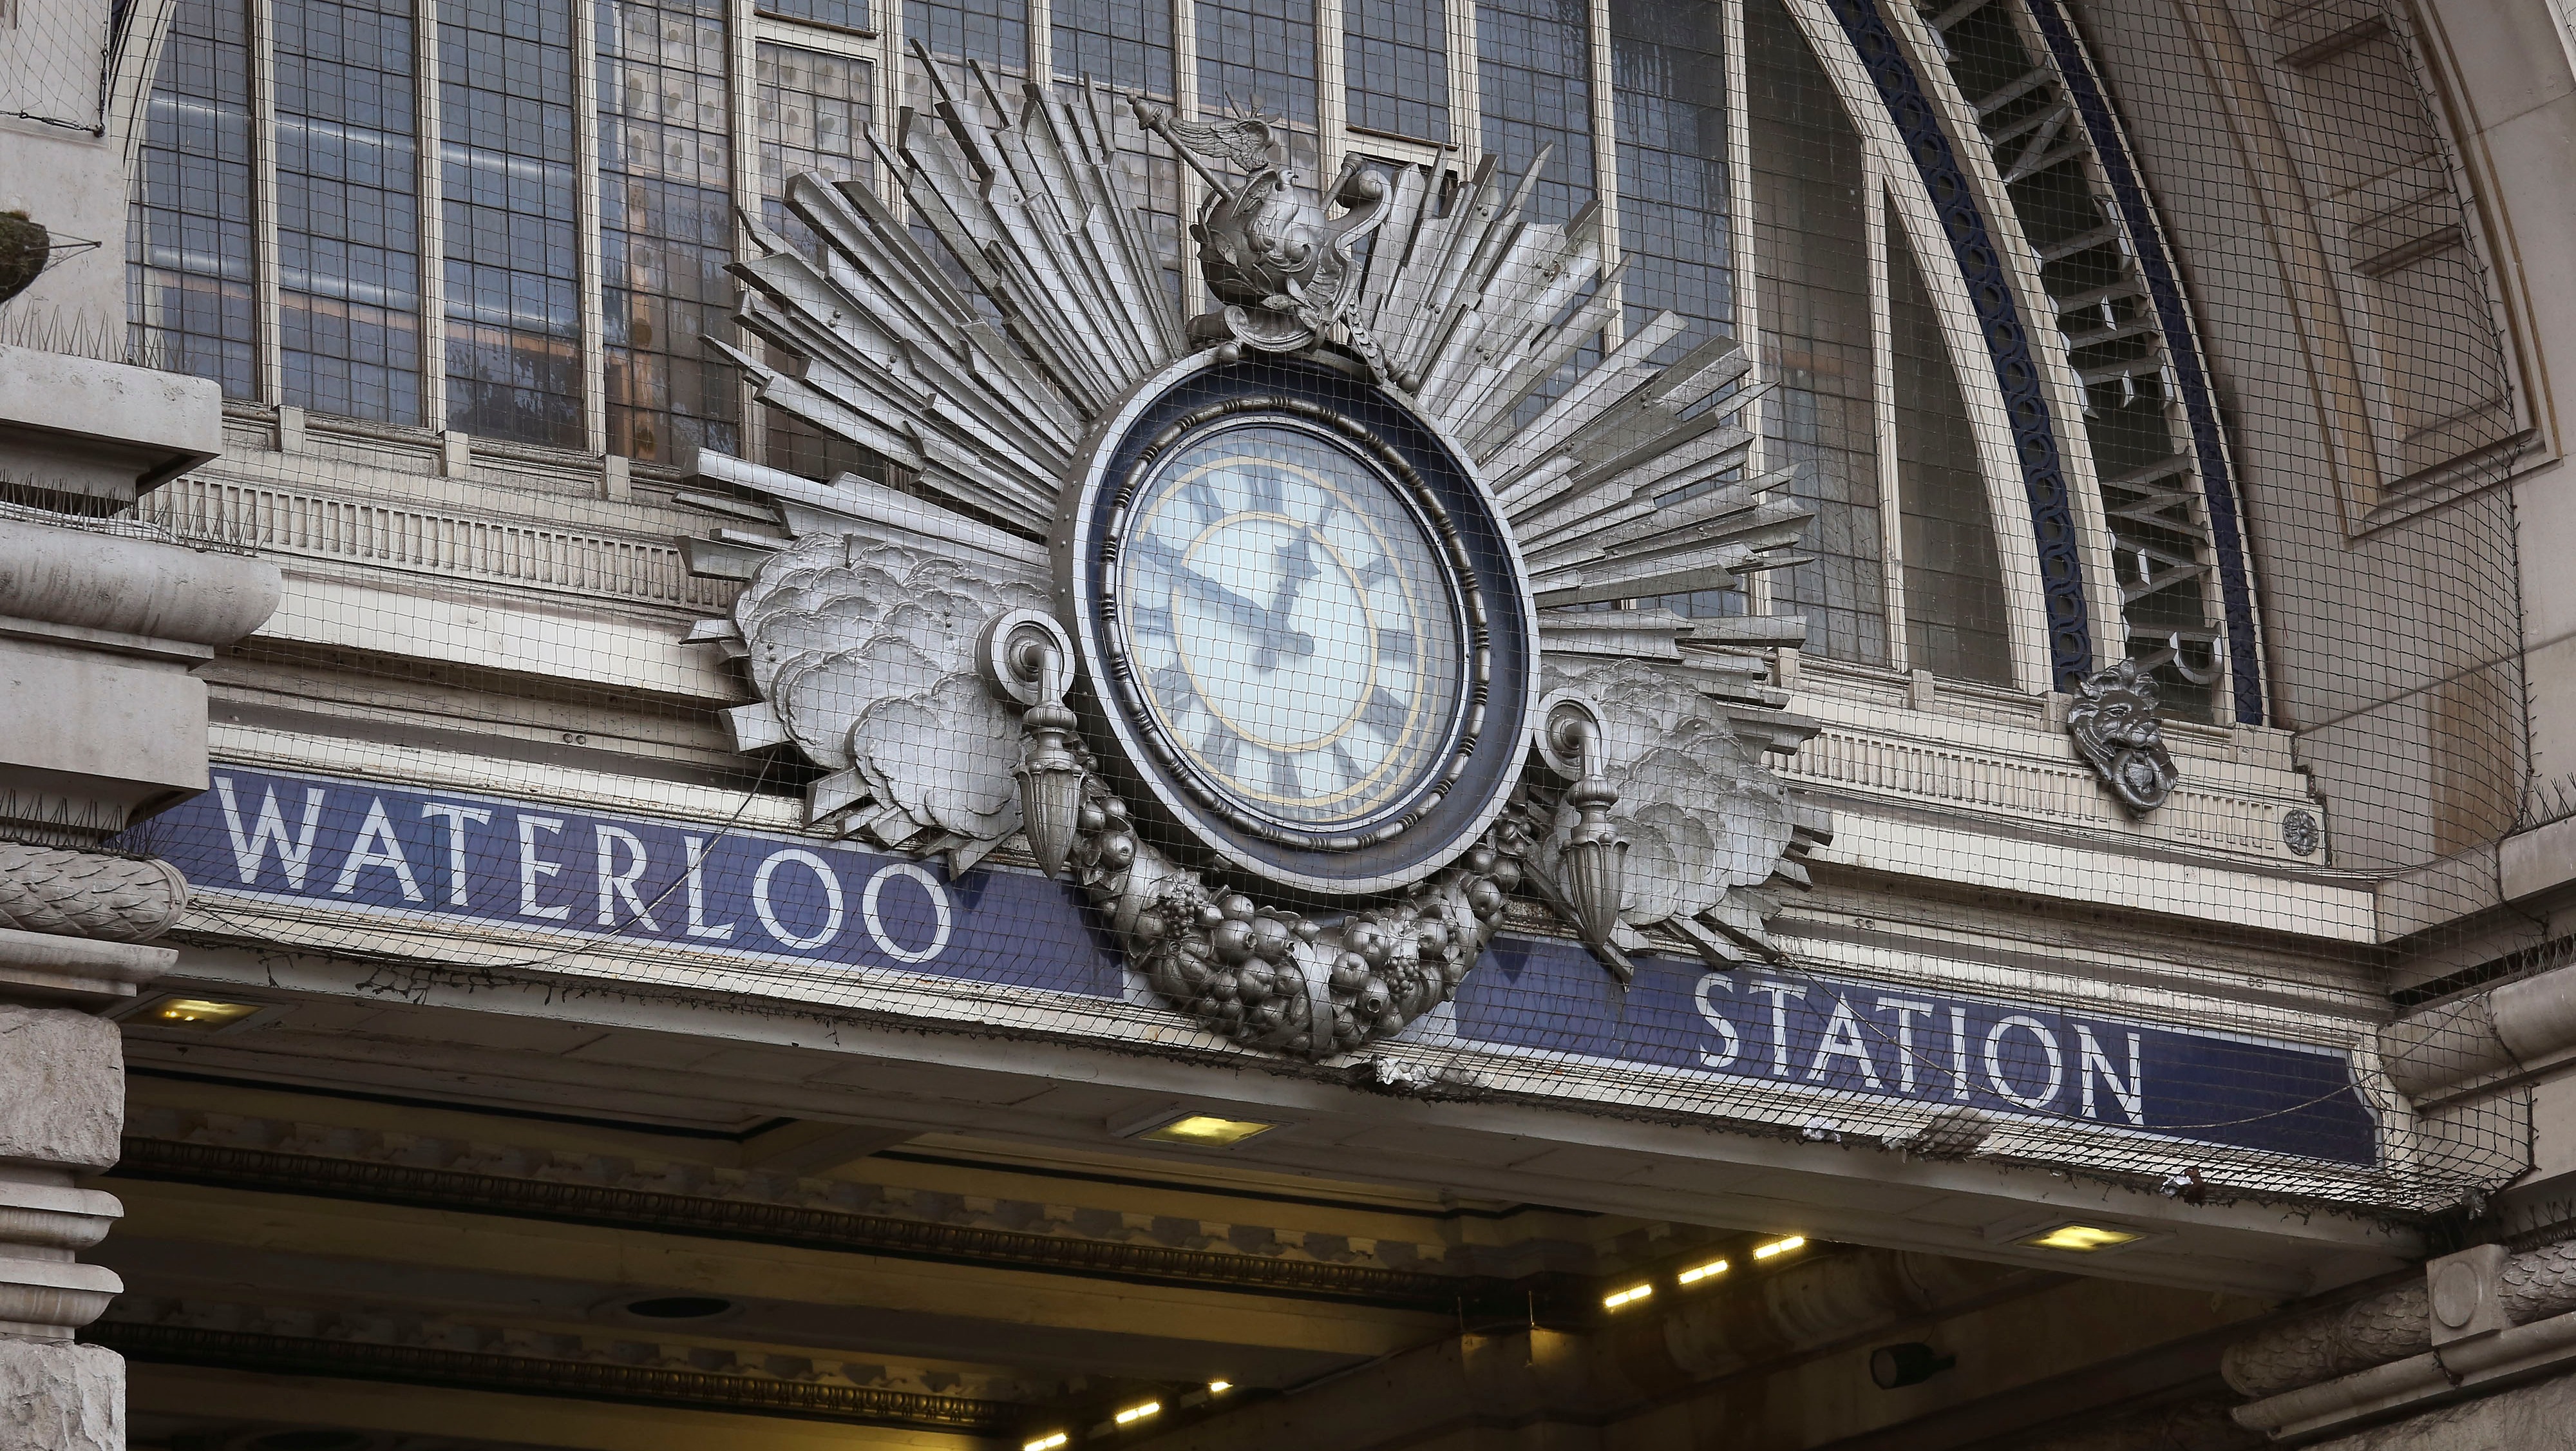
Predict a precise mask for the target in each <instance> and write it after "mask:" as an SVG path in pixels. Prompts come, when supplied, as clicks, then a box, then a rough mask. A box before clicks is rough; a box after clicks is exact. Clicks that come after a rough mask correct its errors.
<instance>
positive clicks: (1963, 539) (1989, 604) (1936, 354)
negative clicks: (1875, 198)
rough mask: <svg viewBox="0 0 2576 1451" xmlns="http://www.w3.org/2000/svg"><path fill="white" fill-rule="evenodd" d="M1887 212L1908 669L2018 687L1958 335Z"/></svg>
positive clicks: (1892, 213)
mask: <svg viewBox="0 0 2576 1451" xmlns="http://www.w3.org/2000/svg"><path fill="white" fill-rule="evenodd" d="M1895 212H1896V209H1895V208H1894V207H1893V206H1890V207H1888V209H1887V217H1886V223H1885V225H1886V228H1887V230H1886V236H1887V237H1888V239H1889V241H1888V247H1887V254H1888V268H1887V284H1888V285H1887V291H1888V321H1889V350H1888V351H1889V365H1890V366H1889V368H1888V372H1889V374H1890V379H1891V381H1892V383H1893V384H1894V387H1893V389H1892V390H1891V391H1892V392H1893V393H1894V395H1895V396H1894V398H1893V399H1892V400H1891V401H1892V403H1893V410H1892V411H1893V413H1894V416H1895V423H1896V477H1897V487H1896V497H1897V501H1898V503H1897V515H1898V519H1899V521H1900V524H1899V539H1900V542H1901V546H1902V547H1901V550H1900V552H1901V553H1902V555H1903V557H1904V560H1905V573H1904V580H1905V601H1904V603H1905V609H1904V615H1905V643H1906V663H1907V664H1908V665H1909V666H1911V667H1913V668H1914V669H1917V670H1929V671H1931V672H1932V673H1934V674H1935V675H1948V676H1955V677H1958V678H1960V679H1965V680H1981V681H1985V682H1987V683H1989V684H1994V685H2010V684H2012V649H2011V643H2010V638H2009V636H2008V634H2007V633H2006V625H2005V620H2004V577H2003V561H2002V560H2001V559H2000V558H1999V557H1998V556H1997V555H1996V553H1995V525H1994V511H1993V507H1992V505H1990V504H1989V503H1988V502H1987V498H1986V481H1985V477H1984V475H1983V474H1981V473H1980V472H1979V471H1978V468H1977V443H1976V438H1975V437H1974V435H1973V434H1972V433H1971V432H1970V430H1969V427H1968V405H1967V402H1966V401H1965V400H1964V399H1963V398H1962V397H1961V396H1960V393H1959V375H1958V373H1957V371H1956V370H1955V369H1954V368H1953V367H1952V364H1951V359H1950V339H1949V335H1948V333H1947V332H1946V331H1945V330H1944V329H1943V328H1942V326H1941V319H1940V316H1939V314H1938V313H1937V312H1936V311H1935V310H1934V308H1933V305H1932V295H1931V292H1930V290H1929V289H1928V288H1927V287H1926V286H1925V285H1924V281H1923V269H1922V268H1921V267H1920V266H1919V265H1917V264H1916V262H1915V260H1914V249H1913V248H1911V247H1908V246H1906V245H1904V240H1903V238H1904V232H1903V223H1902V222H1901V220H1900V219H1899V218H1898V217H1897V216H1896V214H1895Z"/></svg>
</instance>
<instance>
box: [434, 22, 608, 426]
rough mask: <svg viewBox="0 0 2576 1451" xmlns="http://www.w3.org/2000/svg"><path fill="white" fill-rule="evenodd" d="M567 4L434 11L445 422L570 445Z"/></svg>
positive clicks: (571, 153)
mask: <svg viewBox="0 0 2576 1451" xmlns="http://www.w3.org/2000/svg"><path fill="white" fill-rule="evenodd" d="M572 18H573V17H572V7H571V4H570V3H569V0H439V3H438V50H439V98H438V104H439V130H440V135H439V179H440V183H441V186H442V188H443V191H444V201H445V216H446V231H447V272H446V283H447V423H448V426H449V427H451V428H455V429H460V430H463V431H464V432H467V433H475V434H482V435H486V436H488V437H494V438H513V439H521V440H525V441H527V442H530V443H551V444H559V445H562V446H564V447H568V448H577V447H579V446H580V445H581V443H582V435H583V427H582V411H581V400H582V395H581V374H582V368H581V277H580V269H579V267H578V265H577V264H576V259H578V258H579V257H580V256H581V245H580V232H579V227H578V222H579V209H578V205H577V197H578V195H579V190H578V189H579V183H580V178H579V176H578V175H577V171H578V169H577V167H576V166H575V164H574V162H575V159H576V147H577V144H578V143H577V138H576V133H575V131H574V121H573V104H572V100H573V64H574V62H573V51H572V48H573V40H574V34H573V23H572Z"/></svg>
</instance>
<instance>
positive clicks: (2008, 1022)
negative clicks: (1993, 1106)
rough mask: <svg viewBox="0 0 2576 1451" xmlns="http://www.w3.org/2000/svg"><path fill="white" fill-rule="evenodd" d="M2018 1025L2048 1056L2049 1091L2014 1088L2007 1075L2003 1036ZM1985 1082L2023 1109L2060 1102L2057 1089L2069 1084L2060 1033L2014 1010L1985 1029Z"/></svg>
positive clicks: (2042, 1106)
mask: <svg viewBox="0 0 2576 1451" xmlns="http://www.w3.org/2000/svg"><path fill="white" fill-rule="evenodd" d="M2015 1028H2019V1029H2021V1030H2023V1031H2024V1032H2027V1033H2029V1034H2030V1035H2031V1037H2033V1038H2035V1039H2037V1040H2038V1041H2039V1051H2040V1052H2041V1053H2043V1054H2046V1055H2047V1057H2048V1091H2047V1092H2046V1093H2042V1094H2040V1095H2038V1096H2037V1097H2032V1096H2030V1095H2028V1094H2024V1093H2022V1092H2020V1091H2019V1090H2017V1089H2016V1088H2014V1087H2013V1082H2012V1080H2011V1079H2009V1078H2007V1077H2005V1076H2004V1035H2005V1034H2006V1033H2009V1032H2011V1031H2012V1030H2013V1029H2015ZM1986 1085H1987V1086H1988V1087H1990V1088H1992V1089H1993V1090H1994V1091H1995V1092H1996V1093H1999V1094H2001V1095H2003V1096H2004V1097H2005V1098H2009V1099H2011V1100H2012V1101H2013V1102H2015V1103H2017V1104H2020V1105H2021V1106H2022V1107H2024V1108H2038V1109H2044V1108H2047V1107H2048V1106H2049V1105H2051V1104H2053V1103H2055V1102H2056V1101H2057V1091H2058V1090H2059V1089H2061V1088H2064V1087H2065V1086H2066V1056H2065V1054H2064V1053H2062V1052H2060V1051H2059V1049H2058V1046H2057V1035H2056V1034H2055V1033H2052V1032H2050V1031H2048V1028H2047V1025H2045V1024H2043V1023H2041V1022H2040V1020H2039V1019H2037V1018H2031V1017H2025V1016H2023V1015H2022V1014H2020V1013H2015V1014H2013V1015H2012V1016H2011V1017H2008V1018H2004V1019H2001V1020H1999V1021H1997V1022H1996V1024H1995V1025H1994V1026H1993V1027H1991V1028H1989V1029H1987V1030H1986Z"/></svg>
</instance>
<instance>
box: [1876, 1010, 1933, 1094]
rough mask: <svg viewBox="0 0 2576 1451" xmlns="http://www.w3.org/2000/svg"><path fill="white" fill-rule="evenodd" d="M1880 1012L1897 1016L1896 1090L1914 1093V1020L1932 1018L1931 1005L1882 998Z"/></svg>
mask: <svg viewBox="0 0 2576 1451" xmlns="http://www.w3.org/2000/svg"><path fill="white" fill-rule="evenodd" d="M1878 1011H1880V1012H1882V1013H1894V1014H1896V1088H1897V1091H1898V1092H1899V1093H1912V1092H1913V1091H1914V1020H1915V1019H1916V1018H1918V1017H1923V1018H1928V1017H1930V1016H1932V1005H1931V1004H1930V1003H1917V1002H1908V1001H1907V1000H1905V999H1904V998H1880V999H1879V1000H1878Z"/></svg>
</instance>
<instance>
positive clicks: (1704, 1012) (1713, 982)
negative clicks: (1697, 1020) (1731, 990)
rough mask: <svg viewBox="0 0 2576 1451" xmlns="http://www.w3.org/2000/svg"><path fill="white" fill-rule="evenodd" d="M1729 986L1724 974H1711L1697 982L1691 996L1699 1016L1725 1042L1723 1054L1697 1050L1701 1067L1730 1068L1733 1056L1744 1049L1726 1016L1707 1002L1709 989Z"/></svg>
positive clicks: (1714, 1004) (1733, 1060)
mask: <svg viewBox="0 0 2576 1451" xmlns="http://www.w3.org/2000/svg"><path fill="white" fill-rule="evenodd" d="M1729 986H1732V984H1730V983H1729V982H1727V980H1726V974H1724V973H1722V972H1712V973H1710V974H1709V975H1708V976H1706V977H1703V978H1701V979H1700V980H1699V988H1698V990H1697V991H1696V992H1695V993H1694V994H1693V996H1694V997H1695V998H1696V1000H1697V1001H1698V1003H1699V1015H1700V1016H1701V1017H1702V1018H1704V1019H1706V1020H1707V1022H1708V1025H1709V1026H1710V1027H1712V1028H1715V1029H1716V1030H1717V1036H1718V1037H1720V1038H1723V1039H1725V1040H1726V1051H1725V1052H1723V1053H1711V1052H1710V1051H1708V1050H1707V1049H1706V1048H1702V1049H1701V1050H1699V1061H1700V1064H1701V1066H1703V1067H1707V1068H1731V1067H1733V1066H1734V1064H1735V1055H1736V1054H1737V1053H1738V1052H1740V1051H1741V1050H1742V1049H1743V1047H1744V1040H1743V1039H1742V1038H1740V1037H1738V1036H1737V1035H1736V1032H1735V1025H1734V1024H1733V1023H1731V1022H1728V1021H1727V1019H1726V1015H1725V1014H1723V1013H1720V1012H1719V1011H1718V1010H1717V1004H1716V1003H1713V1002H1711V1001H1709V996H1708V994H1709V990H1710V989H1711V988H1721V987H1729Z"/></svg>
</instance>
